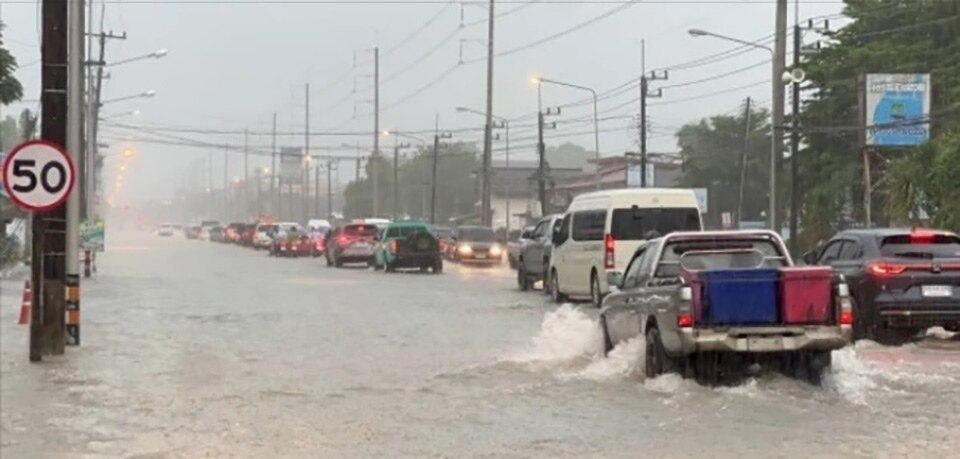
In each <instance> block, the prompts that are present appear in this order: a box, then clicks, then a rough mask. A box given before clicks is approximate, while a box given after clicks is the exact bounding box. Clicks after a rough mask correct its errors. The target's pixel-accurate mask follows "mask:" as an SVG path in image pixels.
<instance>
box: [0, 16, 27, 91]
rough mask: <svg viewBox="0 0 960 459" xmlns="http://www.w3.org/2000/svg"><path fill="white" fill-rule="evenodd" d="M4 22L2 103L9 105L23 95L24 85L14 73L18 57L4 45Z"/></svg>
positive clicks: (0, 30) (0, 59)
mask: <svg viewBox="0 0 960 459" xmlns="http://www.w3.org/2000/svg"><path fill="white" fill-rule="evenodd" d="M3 28H4V26H3V24H2V23H0V104H3V105H8V104H11V103H13V102H16V101H18V100H20V98H22V97H23V85H21V84H20V81H19V80H17V77H15V76H14V75H13V74H14V72H16V71H17V58H16V57H14V56H13V54H10V51H9V50H8V49H7V48H5V47H4V46H3Z"/></svg>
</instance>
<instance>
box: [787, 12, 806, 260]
mask: <svg viewBox="0 0 960 459" xmlns="http://www.w3.org/2000/svg"><path fill="white" fill-rule="evenodd" d="M794 20H795V21H796V22H795V23H794V25H793V68H794V69H799V68H800V47H801V45H802V43H803V40H802V37H801V30H800V18H799V17H795V18H794ZM792 89H793V97H792V100H791V102H792V105H793V107H792V110H791V116H790V253H792V254H793V255H794V256H796V255H799V254H798V253H797V249H798V239H799V238H798V237H797V236H798V235H799V228H798V222H799V220H800V172H799V170H800V81H799V80H797V79H794V80H793V88H792Z"/></svg>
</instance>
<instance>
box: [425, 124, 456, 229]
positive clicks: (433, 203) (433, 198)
mask: <svg viewBox="0 0 960 459" xmlns="http://www.w3.org/2000/svg"><path fill="white" fill-rule="evenodd" d="M452 137H453V134H451V133H449V132H440V114H439V113H438V114H437V117H436V124H435V125H434V129H433V164H432V165H431V169H432V180H431V181H430V187H431V188H430V223H431V224H433V223H436V222H437V165H438V164H439V162H440V139H449V138H452Z"/></svg>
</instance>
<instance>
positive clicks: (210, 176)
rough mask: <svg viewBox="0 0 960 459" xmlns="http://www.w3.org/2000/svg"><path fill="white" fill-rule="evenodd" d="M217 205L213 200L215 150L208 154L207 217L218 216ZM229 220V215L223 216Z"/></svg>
mask: <svg viewBox="0 0 960 459" xmlns="http://www.w3.org/2000/svg"><path fill="white" fill-rule="evenodd" d="M215 207H216V204H215V202H214V199H213V150H210V151H209V152H207V212H208V213H207V215H208V216H210V217H212V216H214V215H215V214H216V209H215ZM223 217H224V218H228V216H227V215H224V216H223Z"/></svg>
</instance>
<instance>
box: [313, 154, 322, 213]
mask: <svg viewBox="0 0 960 459" xmlns="http://www.w3.org/2000/svg"><path fill="white" fill-rule="evenodd" d="M313 201H314V202H313V204H314V206H313V207H314V211H315V212H316V213H315V214H314V215H316V216H318V217H319V216H321V215H323V214H321V213H320V162H319V161H318V162H317V164H316V165H315V166H313Z"/></svg>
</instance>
